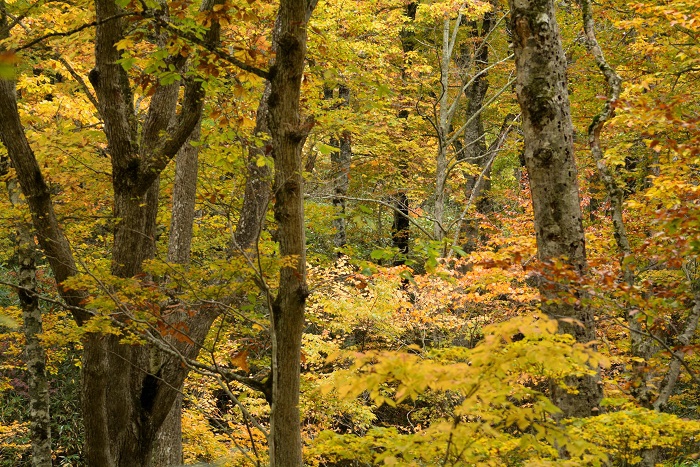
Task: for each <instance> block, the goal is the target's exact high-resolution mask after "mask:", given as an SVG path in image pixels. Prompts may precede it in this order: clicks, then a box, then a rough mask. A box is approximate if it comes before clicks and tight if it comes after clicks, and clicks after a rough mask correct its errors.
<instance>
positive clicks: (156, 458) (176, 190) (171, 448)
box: [153, 119, 202, 467]
mask: <svg viewBox="0 0 700 467" xmlns="http://www.w3.org/2000/svg"><path fill="white" fill-rule="evenodd" d="M201 123H202V122H201V119H200V121H199V122H197V125H196V126H195V129H194V130H193V131H192V134H191V135H190V137H189V138H188V140H187V142H186V143H185V144H184V145H183V146H182V148H181V149H180V151H179V152H178V153H177V156H176V158H175V182H174V184H173V206H172V217H171V223H170V238H169V242H168V258H167V259H168V262H169V263H175V264H182V265H187V264H189V262H190V252H191V247H192V225H193V223H194V211H195V209H194V208H195V201H196V195H197V166H198V159H199V146H193V145H192V144H191V143H192V142H194V141H198V140H199V137H200V134H201ZM166 339H170V340H171V343H172V344H175V342H174V341H173V339H172V337H168V338H166ZM162 358H163V356H161V359H162ZM182 462H183V454H182V386H180V387H179V388H178V394H177V396H176V398H175V402H174V403H173V406H172V408H171V409H170V412H169V413H168V415H167V417H166V418H165V421H164V422H163V424H162V426H161V427H160V429H159V430H158V434H157V435H156V440H155V446H154V452H153V465H157V466H164V467H165V466H171V465H181V464H182Z"/></svg>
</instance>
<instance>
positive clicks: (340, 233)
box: [331, 84, 352, 248]
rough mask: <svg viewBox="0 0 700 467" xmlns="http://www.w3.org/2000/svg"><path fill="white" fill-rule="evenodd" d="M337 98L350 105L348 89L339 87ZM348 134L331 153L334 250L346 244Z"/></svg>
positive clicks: (349, 145)
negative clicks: (334, 212)
mask: <svg viewBox="0 0 700 467" xmlns="http://www.w3.org/2000/svg"><path fill="white" fill-rule="evenodd" d="M338 97H339V98H340V99H341V103H340V105H341V106H342V107H347V106H348V105H350V88H348V87H347V86H344V85H342V84H341V85H340V87H339V89H338ZM350 141H351V139H350V132H349V131H348V130H343V131H342V134H341V135H340V141H339V144H338V146H339V148H338V151H334V152H333V153H331V162H332V163H333V172H334V173H335V178H334V179H333V194H334V198H333V206H334V207H335V211H336V217H335V218H334V219H333V226H334V227H335V238H334V239H333V244H334V245H335V246H336V248H341V247H344V246H345V244H346V243H347V241H348V239H347V232H346V226H347V219H346V218H345V205H346V203H347V200H346V197H347V195H348V188H349V186H350V160H351V158H352V146H351V143H350Z"/></svg>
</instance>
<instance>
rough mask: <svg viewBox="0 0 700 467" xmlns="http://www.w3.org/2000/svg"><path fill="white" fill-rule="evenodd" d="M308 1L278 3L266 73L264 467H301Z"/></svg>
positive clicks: (291, 0)
mask: <svg viewBox="0 0 700 467" xmlns="http://www.w3.org/2000/svg"><path fill="white" fill-rule="evenodd" d="M315 3H316V2H315V1H313V0H311V1H309V0H282V2H281V3H280V7H279V13H278V24H279V35H278V41H277V58H276V60H275V64H274V66H273V68H272V70H271V73H270V74H271V80H270V97H269V99H268V106H269V109H268V124H269V128H270V134H271V136H272V155H273V157H274V159H275V178H274V188H275V206H274V212H275V220H276V221H277V226H278V237H279V251H280V257H281V258H282V260H283V262H284V263H283V265H282V267H281V270H280V279H279V290H278V292H277V297H276V298H275V300H274V302H273V303H272V315H271V319H272V411H271V414H270V439H269V443H270V463H271V465H272V466H273V467H301V465H302V456H301V431H300V413H299V371H300V365H301V335H302V331H303V327H304V308H305V303H306V297H307V295H308V289H307V285H306V242H305V235H304V193H303V191H304V189H303V178H302V169H303V168H302V161H301V150H302V147H303V145H304V141H305V140H306V135H307V133H308V129H309V128H308V126H310V125H305V124H304V123H303V122H302V121H301V118H300V114H299V97H300V90H301V78H302V75H303V70H304V57H305V56H306V24H307V21H308V17H309V15H310V11H311V10H312V9H313V7H314V6H315Z"/></svg>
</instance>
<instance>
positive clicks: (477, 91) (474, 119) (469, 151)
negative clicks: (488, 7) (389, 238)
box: [458, 11, 495, 253]
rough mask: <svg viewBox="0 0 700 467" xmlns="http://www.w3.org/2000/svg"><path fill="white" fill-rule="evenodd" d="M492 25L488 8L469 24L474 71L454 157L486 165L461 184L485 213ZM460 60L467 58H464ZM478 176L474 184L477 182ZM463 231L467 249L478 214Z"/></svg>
mask: <svg viewBox="0 0 700 467" xmlns="http://www.w3.org/2000/svg"><path fill="white" fill-rule="evenodd" d="M494 26H495V21H494V13H493V11H489V12H487V13H486V14H485V15H484V19H483V21H482V25H481V32H479V30H478V28H477V26H476V23H474V24H473V25H472V32H471V36H472V37H473V38H474V39H476V42H475V44H474V71H475V76H474V80H473V81H472V84H471V85H470V86H468V87H467V89H466V90H465V91H464V94H465V97H466V98H467V99H468V100H469V102H468V103H467V111H466V121H467V122H469V123H468V124H467V125H466V127H465V128H464V146H463V151H462V153H461V154H459V155H458V160H466V161H467V162H469V163H470V164H474V165H476V166H477V167H479V169H481V170H480V172H481V171H484V169H485V168H486V167H487V166H488V169H487V171H486V172H485V174H484V177H480V176H479V175H467V176H466V184H465V193H466V196H467V199H470V198H471V197H472V196H471V195H472V193H475V194H476V197H475V199H476V208H477V212H478V213H480V214H487V213H488V211H489V210H490V203H489V202H488V198H487V197H485V196H484V197H482V196H481V192H484V193H486V192H488V191H489V190H490V188H491V180H490V178H489V176H490V172H491V170H490V166H491V163H492V162H491V161H492V159H491V158H489V157H488V156H487V150H486V132H485V131H484V122H483V119H482V110H483V109H482V107H483V105H484V98H485V97H486V91H487V90H488V88H489V82H488V71H487V67H488V64H489V47H488V44H487V43H486V38H487V37H488V35H489V34H490V33H491V31H492V30H493V28H494ZM463 61H465V62H466V61H467V60H466V59H464V60H463ZM479 180H481V183H480V185H479V186H478V187H477V182H478V181H479ZM463 227H464V229H463V233H464V235H465V241H464V244H463V249H464V251H466V252H467V253H469V252H471V251H474V249H476V244H477V241H478V237H479V220H478V218H476V217H475V218H471V219H467V221H466V222H464V224H463Z"/></svg>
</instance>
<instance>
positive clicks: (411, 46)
mask: <svg viewBox="0 0 700 467" xmlns="http://www.w3.org/2000/svg"><path fill="white" fill-rule="evenodd" d="M417 9H418V3H416V2H411V3H409V4H408V5H406V11H405V16H406V18H407V19H408V20H409V21H411V22H412V21H415V19H416V12H417ZM415 36H416V33H415V31H413V29H409V28H404V29H402V30H401V34H400V38H401V48H402V50H403V53H404V62H405V64H406V65H408V64H409V62H408V58H407V55H406V54H408V53H409V52H413V51H414V50H415V48H416V37H415ZM401 76H402V79H403V80H404V81H405V80H406V67H405V66H404V67H403V69H402V70H401ZM399 118H401V119H404V120H406V119H408V110H402V111H400V112H399ZM405 131H406V130H405V128H404V132H405ZM398 168H399V172H400V173H401V178H402V179H403V180H407V179H408V178H409V174H408V162H407V155H406V154H401V159H400V160H399V162H398ZM392 198H393V199H392V204H393V207H394V209H393V223H392V226H391V243H392V246H393V247H394V248H396V249H398V251H399V256H398V257H397V258H396V259H395V260H394V266H400V265H402V264H404V263H405V262H406V256H407V255H408V252H409V245H410V239H411V230H410V226H411V223H410V221H409V218H408V215H409V206H410V205H409V199H408V195H407V194H406V190H405V189H400V190H398V191H397V192H396V193H395V194H394V196H393V197H392ZM379 219H380V220H381V215H380V216H379Z"/></svg>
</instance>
